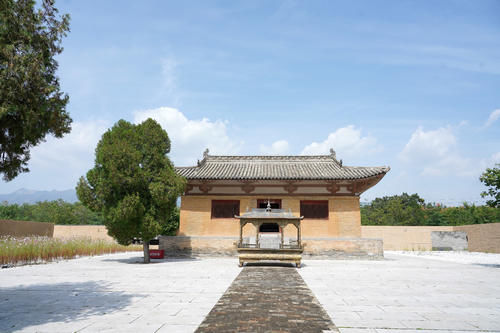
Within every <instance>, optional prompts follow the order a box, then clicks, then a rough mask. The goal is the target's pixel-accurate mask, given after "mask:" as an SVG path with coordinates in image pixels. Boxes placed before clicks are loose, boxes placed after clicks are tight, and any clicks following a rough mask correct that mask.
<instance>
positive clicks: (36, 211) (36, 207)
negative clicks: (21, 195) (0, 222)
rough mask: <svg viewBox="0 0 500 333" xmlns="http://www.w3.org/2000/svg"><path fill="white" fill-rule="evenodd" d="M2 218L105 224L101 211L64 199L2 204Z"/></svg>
mask: <svg viewBox="0 0 500 333" xmlns="http://www.w3.org/2000/svg"><path fill="white" fill-rule="evenodd" d="M0 219H4V220H19V221H35V222H51V223H55V224H103V219H102V217H101V215H100V213H96V212H93V211H91V210H90V209H88V208H87V207H85V206H84V205H82V204H81V203H80V202H76V203H68V202H66V201H63V200H56V201H41V202H37V203H36V204H22V205H17V204H13V205H9V204H8V203H6V202H4V203H2V204H0Z"/></svg>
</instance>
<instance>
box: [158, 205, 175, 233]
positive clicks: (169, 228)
mask: <svg viewBox="0 0 500 333" xmlns="http://www.w3.org/2000/svg"><path fill="white" fill-rule="evenodd" d="M179 221H180V209H179V207H177V206H176V207H175V208H174V210H173V211H172V213H171V214H170V216H169V217H168V222H167V223H166V225H164V226H163V227H162V231H161V233H160V234H161V235H164V236H175V235H176V234H177V230H178V229H179Z"/></svg>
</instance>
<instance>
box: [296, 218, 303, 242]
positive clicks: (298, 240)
mask: <svg viewBox="0 0 500 333" xmlns="http://www.w3.org/2000/svg"><path fill="white" fill-rule="evenodd" d="M301 237H302V235H301V230H300V221H299V223H297V243H298V244H299V247H300V246H301V243H302V241H301Z"/></svg>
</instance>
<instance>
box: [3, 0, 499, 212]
mask: <svg viewBox="0 0 500 333" xmlns="http://www.w3.org/2000/svg"><path fill="white" fill-rule="evenodd" d="M56 6H57V7H58V8H59V9H60V11H61V12H64V13H69V14H70V15H71V32H70V33H69V35H68V37H67V38H66V39H65V40H64V41H63V46H64V48H65V50H64V52H63V53H62V54H61V55H60V56H59V57H58V59H59V64H60V67H59V75H60V78H61V85H62V88H63V90H64V91H66V92H67V93H68V94H69V96H70V104H69V105H68V110H69V112H70V113H71V116H72V117H73V120H74V124H73V132H72V133H71V134H70V135H68V136H67V137H65V138H63V139H58V140H56V139H53V138H48V140H47V142H46V143H44V144H42V145H40V146H39V147H36V148H34V149H33V151H32V161H31V163H30V168H31V172H30V173H28V174H23V175H20V176H19V177H17V178H16V179H15V180H13V181H11V182H8V183H5V182H2V183H1V184H0V193H8V192H11V191H14V190H16V189H18V188H21V187H24V188H30V189H39V190H51V189H58V190H62V189H68V188H73V187H74V186H75V184H76V182H77V179H78V178H79V176H81V175H84V174H85V172H86V171H87V170H88V169H89V168H91V167H92V164H93V152H94V149H95V146H96V143H97V141H98V140H99V138H100V136H101V134H102V133H103V132H104V131H105V130H106V129H107V128H109V127H110V126H112V124H113V123H114V122H116V121H117V120H119V119H121V118H123V119H126V120H129V121H135V122H138V121H141V120H142V119H145V118H147V117H148V116H151V117H154V118H155V119H157V120H158V121H159V122H160V123H161V124H162V126H163V127H164V128H165V129H166V130H167V132H168V133H169V135H170V137H171V139H172V152H171V158H172V159H173V161H174V163H175V164H176V165H179V166H181V165H194V164H195V163H196V160H197V159H199V158H201V155H202V152H203V150H204V148H205V147H209V148H210V150H211V152H212V153H214V154H242V155H245V154H323V153H324V154H326V153H327V152H328V149H329V148H330V147H333V148H334V149H336V151H337V156H338V157H339V158H342V159H343V160H344V164H346V165H370V166H371V165H390V166H391V169H392V170H391V171H390V172H389V174H388V175H387V176H386V177H385V178H384V179H383V180H382V181H381V182H380V183H379V184H378V185H377V186H375V187H374V188H372V189H370V190H369V191H367V192H366V193H365V194H363V195H362V200H363V201H365V200H371V199H373V198H374V197H377V196H382V195H393V194H400V193H401V192H409V193H419V194H420V195H421V196H422V197H424V198H425V199H426V200H427V201H437V202H443V203H445V204H448V205H451V204H460V203H461V202H463V201H469V202H476V203H481V202H483V201H482V199H481V198H480V196H479V193H480V192H481V191H482V190H483V186H482V184H481V183H480V182H479V180H478V177H479V175H480V174H481V172H482V171H484V169H485V168H486V167H491V166H493V165H494V163H495V162H497V163H498V162H500V94H499V91H500V37H499V36H500V2H498V1H439V2H437V1H436V2H435V1H356V2H355V1H343V2H341V1H302V2H300V1H220V2H219V1H217V2H216V1H213V2H209V1H199V2H195V1H189V2H184V1H157V2H154V1H147V2H146V1H144V2H143V1H61V0H60V1H58V2H57V3H56Z"/></svg>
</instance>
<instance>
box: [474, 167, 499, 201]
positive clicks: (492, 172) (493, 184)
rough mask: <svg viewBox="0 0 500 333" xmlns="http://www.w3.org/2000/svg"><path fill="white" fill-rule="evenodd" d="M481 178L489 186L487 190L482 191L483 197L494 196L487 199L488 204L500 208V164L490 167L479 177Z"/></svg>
mask: <svg viewBox="0 0 500 333" xmlns="http://www.w3.org/2000/svg"><path fill="white" fill-rule="evenodd" d="M479 180H480V181H481V182H482V183H483V184H484V185H486V186H487V187H488V190H487V191H483V192H482V193H481V197H483V198H484V197H487V196H490V197H492V199H491V200H488V201H486V203H487V204H488V206H490V207H497V208H500V164H498V163H497V164H495V167H494V168H488V169H486V171H485V172H484V173H483V174H482V175H481V177H479Z"/></svg>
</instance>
